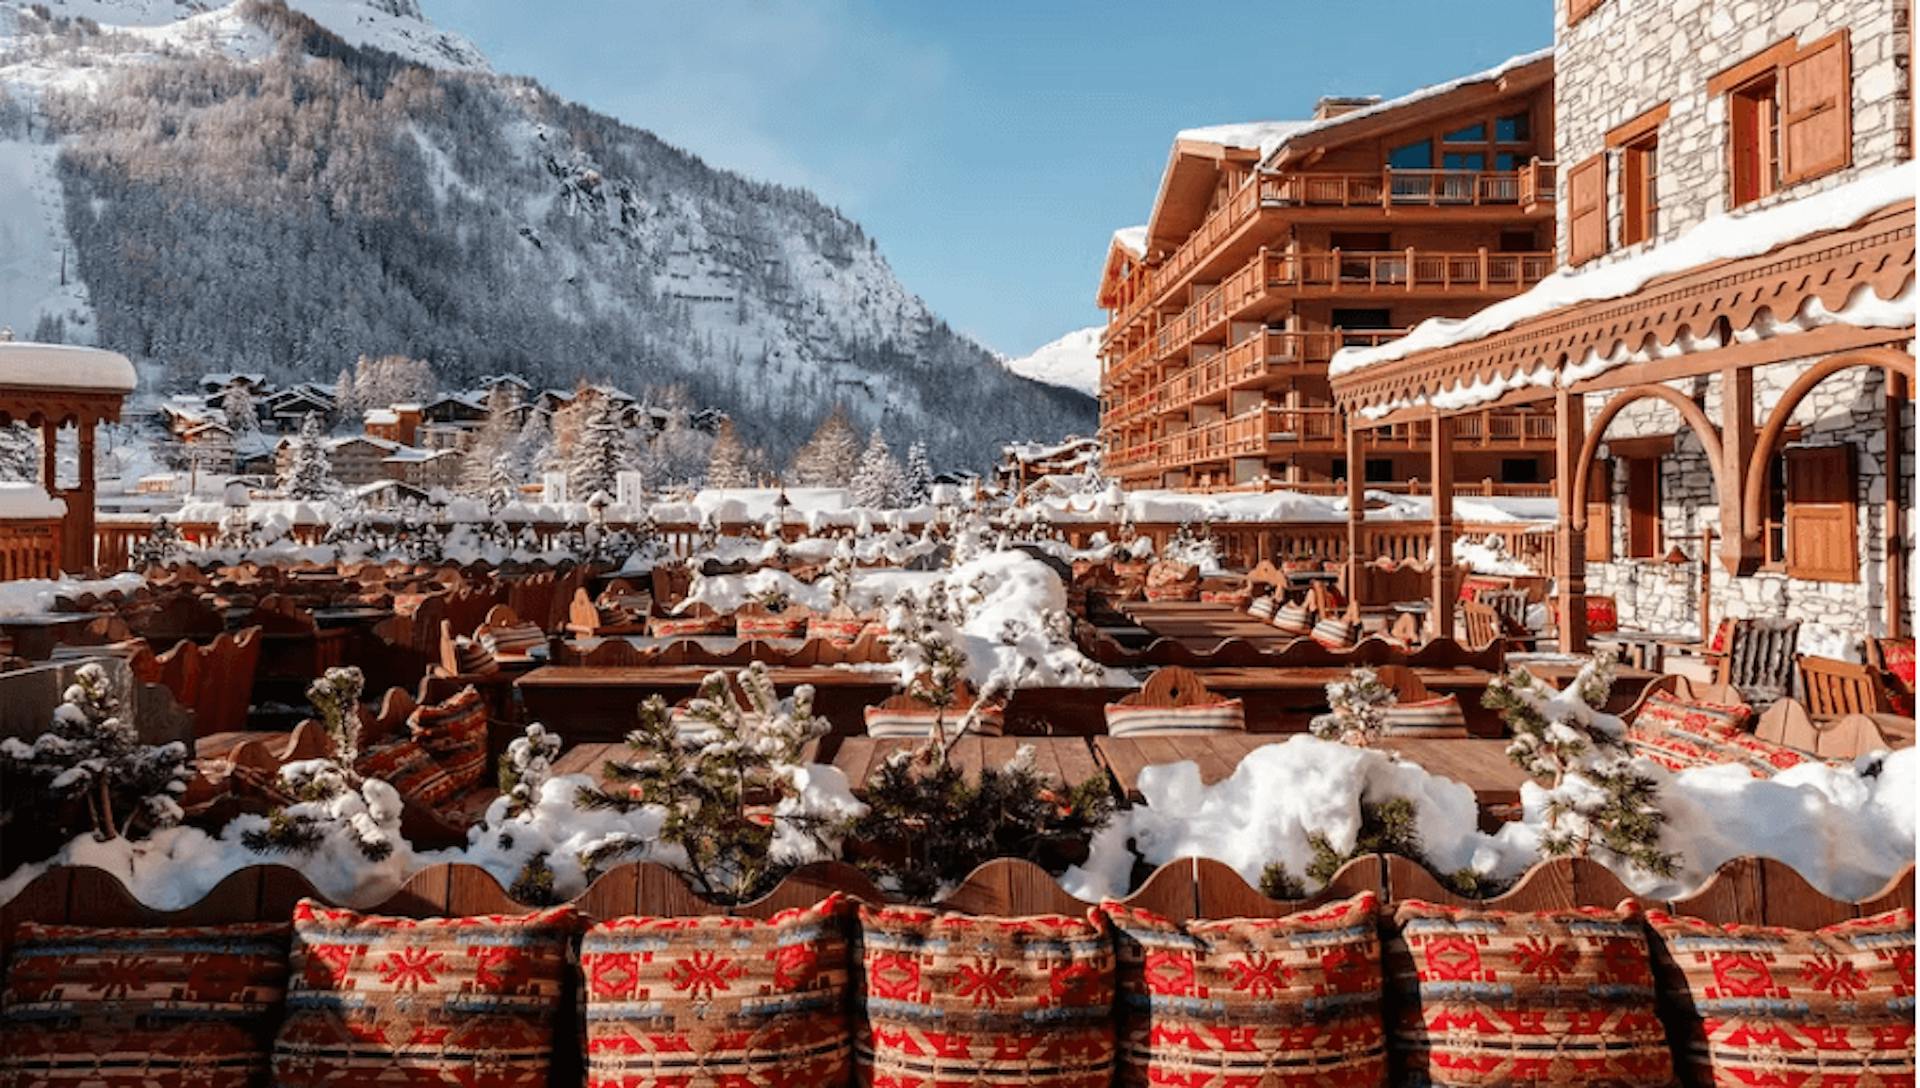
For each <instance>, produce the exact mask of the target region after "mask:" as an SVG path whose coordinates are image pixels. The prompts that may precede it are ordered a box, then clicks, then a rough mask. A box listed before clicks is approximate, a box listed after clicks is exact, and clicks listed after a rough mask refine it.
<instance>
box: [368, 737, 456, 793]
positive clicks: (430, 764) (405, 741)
mask: <svg viewBox="0 0 1920 1088" xmlns="http://www.w3.org/2000/svg"><path fill="white" fill-rule="evenodd" d="M355 766H356V769H357V770H359V772H360V773H361V774H363V775H366V776H367V777H368V778H378V779H379V780H380V781H382V782H385V783H386V784H387V785H389V786H392V787H393V788H394V789H395V790H398V791H399V793H400V796H402V797H404V798H406V799H407V800H410V801H414V802H417V803H419V804H422V805H425V806H427V807H428V808H437V807H439V806H440V805H442V804H444V803H445V802H447V801H448V800H449V799H451V798H452V797H453V795H454V794H456V793H458V792H460V791H459V789H458V788H457V787H456V786H455V785H454V781H453V778H452V777H451V776H450V775H448V774H447V770H446V768H445V767H442V766H441V765H440V761H439V760H437V759H434V758H433V754H432V753H431V752H428V751H427V748H426V745H424V744H421V743H420V742H419V741H417V740H414V739H413V738H411V737H406V738H402V739H400V740H396V741H391V742H389V743H386V744H382V745H380V746H379V747H377V748H372V749H369V750H368V751H366V752H365V753H363V754H362V755H361V756H360V762H359V763H358V764H356V765H355Z"/></svg>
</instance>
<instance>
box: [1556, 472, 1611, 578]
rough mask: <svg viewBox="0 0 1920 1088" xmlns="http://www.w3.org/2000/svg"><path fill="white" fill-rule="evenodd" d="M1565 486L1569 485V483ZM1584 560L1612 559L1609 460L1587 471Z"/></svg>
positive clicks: (1603, 561)
mask: <svg viewBox="0 0 1920 1088" xmlns="http://www.w3.org/2000/svg"><path fill="white" fill-rule="evenodd" d="M1567 486H1569V487H1571V486H1572V484H1568V485H1567ZM1586 501H1587V562H1589V563H1608V562H1612V561H1613V462H1612V461H1609V460H1604V459H1603V460H1598V461H1595V462H1594V463H1593V467H1592V468H1590V469H1588V470H1587V500H1586Z"/></svg>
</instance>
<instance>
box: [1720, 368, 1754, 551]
mask: <svg viewBox="0 0 1920 1088" xmlns="http://www.w3.org/2000/svg"><path fill="white" fill-rule="evenodd" d="M1758 438H1759V431H1758V429H1757V428H1756V427H1755V426H1754V424H1753V370H1752V368H1750V367H1738V366H1730V367H1727V368H1726V369H1724V370H1722V371H1721V372H1720V479H1719V480H1718V481H1716V482H1717V483H1718V484H1719V495H1720V565H1721V566H1722V567H1723V568H1725V569H1726V571H1727V573H1728V574H1732V575H1745V574H1752V573H1753V572H1754V571H1755V570H1757V569H1759V567H1760V560H1761V558H1762V552H1763V549H1764V548H1765V547H1766V542H1765V541H1763V540H1760V539H1758V538H1756V539H1753V540H1748V539H1747V534H1746V504H1745V502H1744V501H1743V496H1744V495H1745V494H1746V481H1747V465H1748V463H1749V462H1750V461H1752V460H1753V447H1754V445H1755V444H1756V440H1757V439H1758Z"/></svg>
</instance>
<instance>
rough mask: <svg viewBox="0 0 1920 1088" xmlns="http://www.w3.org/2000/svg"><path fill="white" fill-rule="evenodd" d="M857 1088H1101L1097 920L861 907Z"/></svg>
mask: <svg viewBox="0 0 1920 1088" xmlns="http://www.w3.org/2000/svg"><path fill="white" fill-rule="evenodd" d="M858 956H859V964H860V967H859V971H858V972H857V974H856V978H857V980H858V981H857V983H856V987H857V988H856V990H855V1001H854V1022H853V1048H854V1070H855V1074H856V1079H857V1083H859V1084H861V1085H863V1086H868V1088H871V1086H874V1085H882V1086H886V1088H933V1086H935V1085H938V1086H939V1088H974V1086H980V1088H984V1086H989V1085H992V1086H1007V1088H1012V1086H1014V1085H1020V1086H1023V1088H1109V1085H1110V1083H1111V1081H1112V1079H1113V1056H1114V1052H1113V940H1112V937H1111V935H1110V934H1109V932H1108V930H1107V927H1106V925H1105V923H1104V922H1103V921H1102V920H1100V919H1097V918H1095V919H1087V918H1067V917H1061V916H1056V915H1042V916H1036V917H1030V918H978V917H973V916H971V915H965V914H943V913H941V912H939V911H933V910H925V909H921V908H917V907H871V906H864V905H863V906H862V907H861V908H860V945H859V951H858Z"/></svg>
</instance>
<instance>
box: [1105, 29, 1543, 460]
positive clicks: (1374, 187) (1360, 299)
mask: <svg viewBox="0 0 1920 1088" xmlns="http://www.w3.org/2000/svg"><path fill="white" fill-rule="evenodd" d="M1553 88H1554V60H1553V56H1552V53H1551V51H1541V52H1539V53H1536V54H1532V55H1528V56H1523V57H1518V58H1515V59H1514V60H1512V61H1509V62H1508V63H1506V64H1504V65H1501V66H1500V67H1498V68H1495V69H1492V70H1490V71H1487V72H1482V73H1479V74H1477V75H1473V76H1468V77H1466V78H1463V79H1460V80H1457V81H1455V82H1452V83H1448V84H1443V85H1441V86H1438V87H1430V88H1426V89H1424V90H1421V91H1417V92H1415V93H1413V94H1410V95H1407V96H1404V97H1402V98H1399V99H1395V100H1393V101H1388V102H1380V101H1378V100H1375V99H1349V98H1325V99H1322V100H1321V101H1320V103H1319V104H1318V106H1317V107H1316V109H1315V111H1314V116H1313V118H1312V119H1311V120H1308V121H1285V122H1266V123H1254V124H1244V125H1220V126H1214V127H1212V128H1203V129H1192V130H1188V131H1185V132H1182V133H1180V134H1179V135H1178V136H1177V137H1176V139H1175V140H1174V144H1173V149H1172V152H1171V154H1170V156H1169V158H1168V162H1167V167H1166V172H1165V174H1164V175H1163V177H1162V180H1161V183H1160V188H1159V191H1158V193H1157V194H1156V195H1155V198H1154V202H1153V209H1152V214H1151V216H1150V217H1149V219H1148V221H1147V223H1146V225H1145V226H1143V227H1136V228H1129V229H1127V230H1123V231H1119V232H1117V233H1116V234H1115V236H1114V241H1113V243H1112V246H1111V248H1110V250H1109V253H1108V257H1107V261H1106V265H1105V268H1104V271H1103V273H1102V277H1101V282H1100V290H1099V303H1100V305H1101V307H1102V308H1104V309H1106V310H1107V312H1108V324H1107V330H1106V333H1105V336H1104V338H1103V340H1102V345H1101V357H1102V378H1101V437H1102V439H1103V441H1104V443H1105V448H1106V454H1105V459H1104V461H1105V469H1106V471H1107V473H1108V474H1109V475H1112V476H1114V477H1117V478H1118V479H1119V480H1120V481H1121V482H1122V483H1123V484H1124V485H1125V486H1128V487H1173V488H1191V489H1207V490H1215V489H1227V488H1264V487H1272V488H1290V489H1299V490H1318V491H1331V490H1334V489H1335V488H1337V487H1338V486H1339V484H1338V482H1339V481H1341V480H1344V479H1345V478H1346V477H1347V476H1348V475H1349V472H1348V465H1349V458H1350V454H1349V451H1348V448H1347V443H1346V439H1345V433H1344V431H1345V428H1344V424H1343V421H1342V418H1341V414H1340V412H1339V411H1338V409H1337V408H1336V406H1335V404H1334V400H1333V397H1332V393H1331V390H1330V389H1329V386H1328V382H1327V371H1326V367H1327V363H1328V361H1329V360H1330V359H1331V358H1332V356H1333V353H1334V351H1335V350H1336V349H1338V348H1339V347H1341V346H1343V345H1350V344H1371V343H1376V342H1379V341H1382V340H1387V339H1392V338H1394V337H1397V336H1399V335H1401V334H1402V333H1403V332H1404V331H1405V330H1406V329H1407V328H1409V327H1411V326H1412V325H1414V324H1416V323H1417V322H1419V321H1421V320H1423V319H1425V318H1429V317H1436V316H1444V317H1465V316H1466V315H1468V314H1471V313H1473V312H1475V311H1476V310H1478V309H1480V308H1481V307H1483V306H1485V305H1486V304H1488V303H1489V302H1493V301H1495V300H1498V299H1502V298H1506V297H1508V296H1511V295H1515V294H1518V293H1520V292H1521V291H1523V290H1525V289H1527V288H1528V287H1530V286H1532V285H1533V284H1535V283H1537V282H1539V281H1540V280H1541V279H1542V278H1544V277H1545V276H1546V275H1547V274H1548V273H1549V272H1550V271H1551V270H1552V267H1553V263H1554V259H1553V217H1554V203H1553V187H1554V167H1553V164H1552V163H1551V161H1549V160H1551V159H1552V157H1553V143H1554V131H1553V93H1554V91H1553ZM1550 423H1551V421H1550V419H1549V418H1548V417H1547V416H1546V415H1544V414H1542V413H1541V412H1539V411H1537V410H1522V411H1517V412H1500V413H1472V414H1468V415H1463V416H1462V417H1461V418H1459V419H1458V420H1456V421H1455V423H1454V424H1453V426H1454V427H1455V429H1456V433H1457V434H1458V436H1459V442H1458V443H1457V445H1458V447H1459V449H1460V450H1461V454H1460V463H1459V471H1458V476H1459V477H1460V479H1461V480H1462V481H1463V482H1465V481H1467V480H1472V481H1475V482H1482V481H1485V482H1487V483H1488V484H1489V485H1490V486H1489V488H1488V489H1489V490H1505V491H1509V492H1512V493H1521V494H1546V493H1548V491H1549V489H1550V488H1551V455H1552V451H1553V435H1552V432H1551V427H1550ZM1427 442H1428V435H1427V432H1426V425H1425V423H1424V422H1422V423H1419V424H1413V425H1408V426H1401V427H1392V428H1380V429H1373V430H1370V431H1369V432H1368V433H1367V435H1366V437H1365V441H1364V443H1363V446H1362V448H1361V449H1360V451H1359V458H1360V461H1361V464H1360V465H1359V466H1358V471H1357V472H1355V473H1353V474H1352V475H1355V476H1357V477H1359V478H1361V479H1363V480H1364V481H1366V482H1368V483H1369V484H1371V485H1374V486H1390V487H1391V486H1397V487H1400V488H1406V487H1408V486H1410V484H1409V481H1414V480H1416V479H1418V478H1424V477H1426V476H1427V457H1426V455H1425V452H1424V451H1425V450H1426V447H1427Z"/></svg>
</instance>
